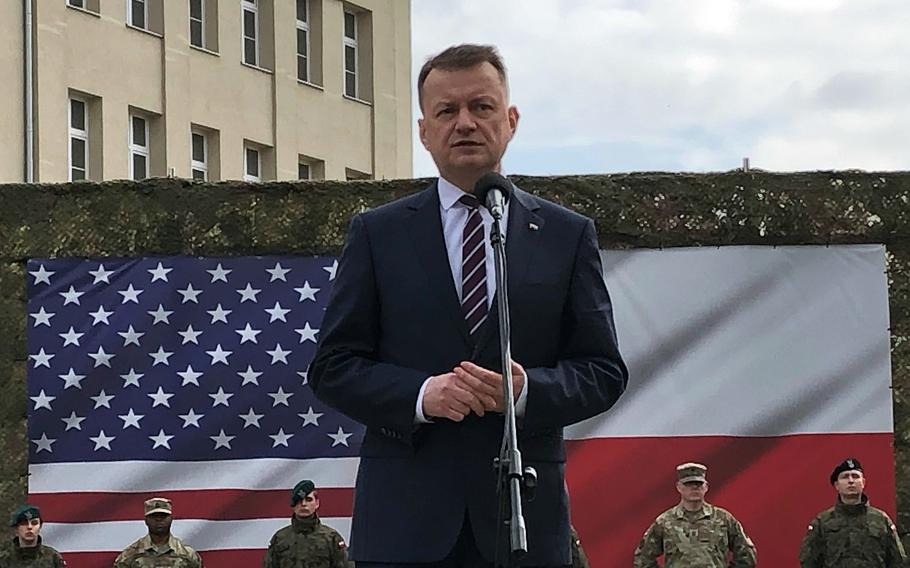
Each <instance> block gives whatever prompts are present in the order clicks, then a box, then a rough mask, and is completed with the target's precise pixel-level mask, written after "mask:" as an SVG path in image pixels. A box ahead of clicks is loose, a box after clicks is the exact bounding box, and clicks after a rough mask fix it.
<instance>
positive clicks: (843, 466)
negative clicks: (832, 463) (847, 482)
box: [830, 458, 863, 485]
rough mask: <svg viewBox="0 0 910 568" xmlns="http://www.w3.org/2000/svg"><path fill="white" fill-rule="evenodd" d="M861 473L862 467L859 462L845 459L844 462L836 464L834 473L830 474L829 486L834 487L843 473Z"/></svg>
mask: <svg viewBox="0 0 910 568" xmlns="http://www.w3.org/2000/svg"><path fill="white" fill-rule="evenodd" d="M854 470H855V471H863V466H862V464H861V463H859V460H858V459H856V458H847V459H845V460H844V461H842V462H840V463H839V464H837V466H836V467H835V468H834V471H832V472H831V478H830V481H831V485H834V484H835V483H836V482H837V478H838V477H840V474H842V473H843V472H845V471H854Z"/></svg>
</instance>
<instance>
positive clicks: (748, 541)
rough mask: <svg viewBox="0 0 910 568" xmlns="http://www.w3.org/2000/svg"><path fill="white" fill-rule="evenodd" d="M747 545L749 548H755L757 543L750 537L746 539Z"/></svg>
mask: <svg viewBox="0 0 910 568" xmlns="http://www.w3.org/2000/svg"><path fill="white" fill-rule="evenodd" d="M746 544H748V545H749V546H755V543H754V542H752V539H751V538H749V537H748V536H747V537H746Z"/></svg>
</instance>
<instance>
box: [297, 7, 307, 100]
mask: <svg viewBox="0 0 910 568" xmlns="http://www.w3.org/2000/svg"><path fill="white" fill-rule="evenodd" d="M309 3H310V2H309V0H297V78H298V79H300V80H301V81H307V82H309V80H310V13H309V12H310V10H309Z"/></svg>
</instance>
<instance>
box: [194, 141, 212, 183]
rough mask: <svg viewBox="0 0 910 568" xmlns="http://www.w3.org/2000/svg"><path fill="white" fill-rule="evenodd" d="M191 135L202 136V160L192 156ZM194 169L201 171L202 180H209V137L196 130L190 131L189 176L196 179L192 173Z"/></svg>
mask: <svg viewBox="0 0 910 568" xmlns="http://www.w3.org/2000/svg"><path fill="white" fill-rule="evenodd" d="M193 136H201V137H202V161H201V162H200V161H198V160H196V158H195V156H193V148H194V147H193ZM196 170H198V171H200V172H202V180H203V181H208V180H209V137H208V136H207V135H206V134H205V133H204V132H200V131H198V130H192V131H190V178H192V179H196V176H195V175H194V174H195V172H196Z"/></svg>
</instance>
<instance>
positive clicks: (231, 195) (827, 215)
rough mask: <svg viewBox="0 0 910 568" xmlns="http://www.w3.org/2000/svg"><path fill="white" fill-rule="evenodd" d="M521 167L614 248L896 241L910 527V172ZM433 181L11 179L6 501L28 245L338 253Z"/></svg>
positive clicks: (52, 250) (4, 277)
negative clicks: (363, 227)
mask: <svg viewBox="0 0 910 568" xmlns="http://www.w3.org/2000/svg"><path fill="white" fill-rule="evenodd" d="M514 179H515V180H516V181H517V182H518V183H519V185H521V186H522V187H523V188H525V189H527V190H529V191H531V192H534V193H539V194H541V195H543V196H544V197H547V198H549V199H551V200H553V201H556V202H559V203H561V204H563V205H565V206H567V207H570V208H572V209H575V210H577V211H579V212H581V213H584V214H586V215H588V216H590V217H592V218H593V219H594V220H595V221H596V222H597V226H598V230H599V234H600V241H601V245H602V246H603V247H605V248H615V247H622V248H632V247H677V246H699V245H704V246H715V245H734V244H735V245H745V244H758V245H771V244H775V245H796V244H829V243H830V244H845V243H884V244H885V245H887V249H888V252H889V256H888V263H889V276H890V282H889V285H890V300H891V301H890V305H891V336H892V372H893V377H894V421H895V425H894V426H895V428H894V429H895V442H894V443H895V453H896V460H897V472H896V477H897V489H898V510H899V514H898V520H899V525H900V527H902V532H906V531H910V475H908V474H910V340H908V339H910V173H905V172H891V173H865V172H856V171H845V172H812V173H790V174H774V173H766V172H758V171H753V172H746V173H744V172H730V173H721V174H664V173H636V174H618V175H609V176H578V177H558V178H524V177H520V176H516V177H515V178H514ZM425 185H426V180H402V181H387V182H386V181H383V182H352V183H341V182H300V183H270V184H257V185H251V184H245V183H239V182H238V183H220V184H199V183H193V182H189V181H185V180H176V179H155V180H148V181H145V182H142V183H131V182H108V183H103V184H91V183H79V184H67V185H34V186H26V185H6V186H0V204H2V206H0V381H2V385H3V387H2V392H3V393H4V394H5V396H3V397H0V453H2V455H3V456H4V457H5V459H3V460H0V512H2V511H10V510H12V509H13V508H14V506H15V504H17V503H19V502H21V501H22V499H23V497H24V495H25V492H26V475H27V456H28V442H27V440H26V431H25V426H26V408H27V406H26V402H27V398H26V392H25V363H26V344H25V333H26V308H25V301H26V278H25V263H26V260H27V259H28V258H32V257H54V256H139V255H226V256H227V255H238V254H326V253H328V254H332V253H338V252H339V251H340V248H341V245H342V242H343V240H344V235H345V232H346V229H347V225H348V221H349V220H350V218H351V216H352V215H353V214H354V213H356V212H358V211H360V210H363V209H366V208H370V207H374V206H376V205H379V204H381V203H384V202H386V201H389V200H391V199H393V198H395V197H399V196H401V195H405V194H407V193H410V192H413V191H416V190H418V189H420V188H422V187H424V186H425Z"/></svg>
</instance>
